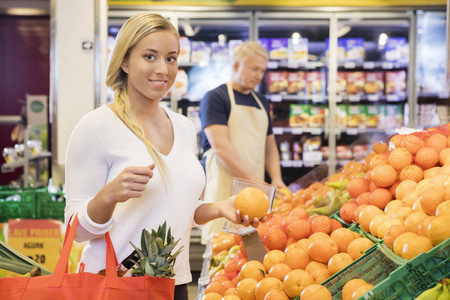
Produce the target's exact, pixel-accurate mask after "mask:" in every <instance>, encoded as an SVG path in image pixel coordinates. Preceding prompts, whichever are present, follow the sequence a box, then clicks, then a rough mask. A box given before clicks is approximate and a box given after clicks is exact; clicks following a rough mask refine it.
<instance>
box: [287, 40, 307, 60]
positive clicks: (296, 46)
mask: <svg viewBox="0 0 450 300" xmlns="http://www.w3.org/2000/svg"><path fill="white" fill-rule="evenodd" d="M307 63H308V39H307V38H298V39H292V38H290V39H289V45H288V64H289V65H306V64H307Z"/></svg>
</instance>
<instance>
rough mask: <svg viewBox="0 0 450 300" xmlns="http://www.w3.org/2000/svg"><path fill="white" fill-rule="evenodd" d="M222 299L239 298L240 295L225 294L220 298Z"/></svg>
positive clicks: (238, 299)
mask: <svg viewBox="0 0 450 300" xmlns="http://www.w3.org/2000/svg"><path fill="white" fill-rule="evenodd" d="M222 300H241V297H239V296H238V295H226V296H224V297H223V298H222Z"/></svg>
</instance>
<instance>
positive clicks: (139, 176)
mask: <svg viewBox="0 0 450 300" xmlns="http://www.w3.org/2000/svg"><path fill="white" fill-rule="evenodd" d="M154 168H155V164H154V163H153V164H151V165H149V166H147V167H126V168H125V169H124V170H123V171H122V172H120V174H119V175H117V177H116V178H114V180H112V181H111V182H109V183H108V184H106V185H105V186H104V187H103V192H104V195H105V196H106V198H107V199H108V202H112V203H118V202H125V201H127V200H128V199H130V198H139V197H141V196H142V192H143V191H144V190H145V188H146V186H147V183H148V182H149V180H150V178H152V177H153V169H154Z"/></svg>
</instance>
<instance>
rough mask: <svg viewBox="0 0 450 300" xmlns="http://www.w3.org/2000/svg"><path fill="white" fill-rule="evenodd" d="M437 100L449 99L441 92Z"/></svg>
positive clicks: (447, 94) (447, 95)
mask: <svg viewBox="0 0 450 300" xmlns="http://www.w3.org/2000/svg"><path fill="white" fill-rule="evenodd" d="M438 98H439V99H448V98H449V93H444V92H441V93H439V95H438Z"/></svg>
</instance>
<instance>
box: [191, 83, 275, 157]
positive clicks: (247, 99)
mask: <svg viewBox="0 0 450 300" xmlns="http://www.w3.org/2000/svg"><path fill="white" fill-rule="evenodd" d="M233 91H234V90H233ZM256 95H257V96H258V98H259V100H260V101H261V104H262V105H263V107H264V109H265V110H266V113H267V118H268V120H269V126H268V128H267V135H270V134H272V133H273V132H272V120H271V118H270V105H269V101H268V100H267V99H266V97H264V95H262V94H260V93H256ZM234 98H235V101H236V105H246V106H252V107H256V108H258V109H259V108H260V107H259V105H258V102H256V100H255V98H254V97H253V95H252V94H251V93H249V94H242V93H240V92H237V91H234ZM230 112H231V103H230V98H229V97H228V90H227V86H226V84H222V85H220V86H218V87H217V88H215V89H213V90H211V91H209V92H207V93H206V94H205V96H204V97H203V99H202V100H201V101H200V120H201V122H202V146H203V153H205V152H206V151H207V150H209V149H210V148H211V145H210V144H209V141H208V139H207V138H206V135H205V132H204V129H205V127H207V126H209V125H213V124H219V125H228V118H229V117H230Z"/></svg>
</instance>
